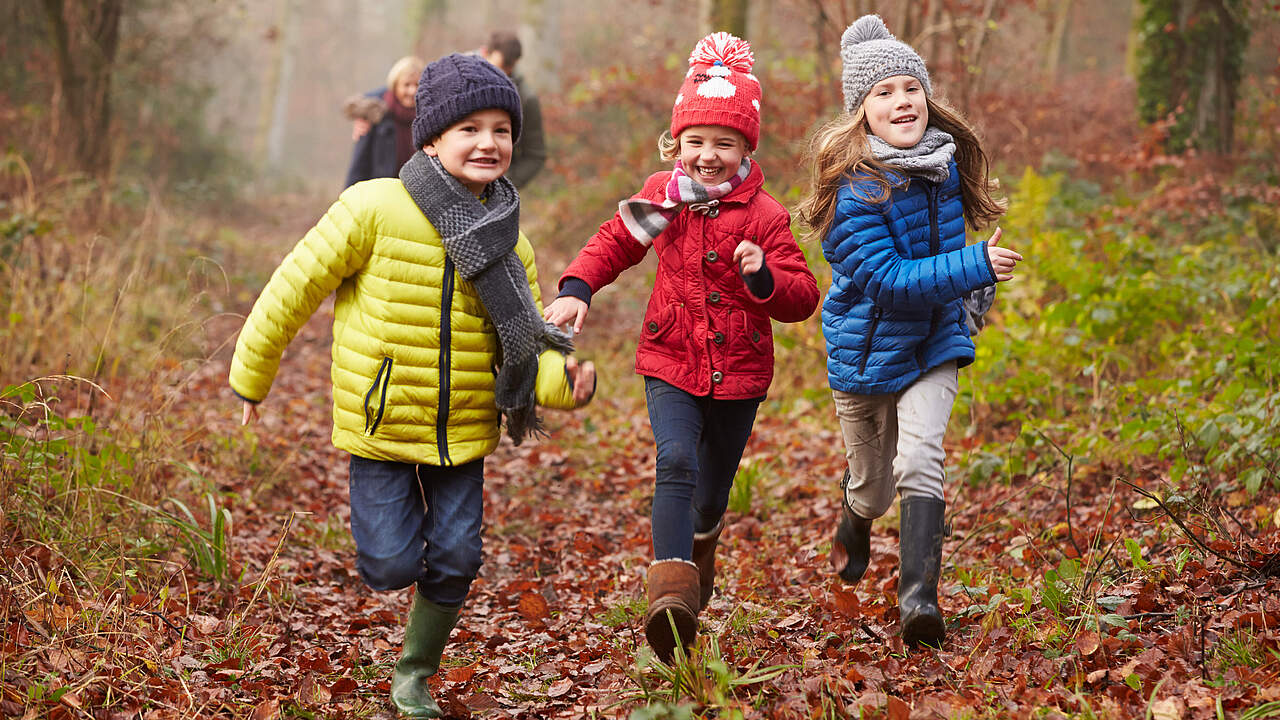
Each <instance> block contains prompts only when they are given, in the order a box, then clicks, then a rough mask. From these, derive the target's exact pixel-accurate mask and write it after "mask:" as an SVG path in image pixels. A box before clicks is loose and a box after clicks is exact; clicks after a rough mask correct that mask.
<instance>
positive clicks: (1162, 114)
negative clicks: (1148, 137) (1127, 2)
mask: <svg viewBox="0 0 1280 720" xmlns="http://www.w3.org/2000/svg"><path fill="white" fill-rule="evenodd" d="M1142 6H1143V8H1142V15H1141V18H1140V25H1141V28H1142V46H1141V48H1140V62H1139V66H1140V67H1139V71H1138V113H1139V116H1140V117H1141V118H1142V120H1143V121H1145V122H1148V123H1157V122H1163V123H1166V124H1167V125H1166V126H1167V128H1168V139H1167V141H1166V147H1167V148H1168V149H1169V150H1170V151H1172V152H1181V151H1183V150H1185V149H1186V148H1187V147H1189V146H1194V147H1198V148H1201V149H1203V150H1208V151H1211V152H1217V153H1224V154H1225V153H1229V152H1230V151H1231V149H1232V144H1233V139H1234V138H1233V135H1234V130H1235V122H1234V118H1235V105H1236V96H1237V93H1238V90H1239V85H1240V75H1241V67H1242V65H1243V62H1244V50H1245V48H1246V46H1247V45H1248V41H1249V24H1248V18H1247V2H1246V0H1143V2H1142Z"/></svg>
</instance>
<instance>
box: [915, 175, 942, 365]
mask: <svg viewBox="0 0 1280 720" xmlns="http://www.w3.org/2000/svg"><path fill="white" fill-rule="evenodd" d="M928 188H929V255H930V256H934V255H937V254H938V253H939V252H941V250H942V237H941V232H940V231H939V230H938V185H937V183H932V182H930V183H928ZM939 311H940V309H939V308H936V307H935V308H934V309H933V312H931V313H930V314H929V334H928V335H925V336H924V337H925V340H926V341H927V340H928V339H929V338H931V337H933V333H934V331H936V330H937V329H938V313H939ZM924 348H925V343H920V345H919V346H917V347H916V365H917V366H919V367H920V368H921V369H923V368H924Z"/></svg>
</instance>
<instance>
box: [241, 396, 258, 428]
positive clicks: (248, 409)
mask: <svg viewBox="0 0 1280 720" xmlns="http://www.w3.org/2000/svg"><path fill="white" fill-rule="evenodd" d="M257 421H258V406H257V405H255V404H253V403H251V402H249V401H248V400H245V401H244V417H242V418H240V424H241V425H248V424H249V423H252V422H257Z"/></svg>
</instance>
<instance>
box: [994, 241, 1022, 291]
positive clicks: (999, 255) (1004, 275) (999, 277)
mask: <svg viewBox="0 0 1280 720" xmlns="http://www.w3.org/2000/svg"><path fill="white" fill-rule="evenodd" d="M1001 234H1002V233H1001V230H1000V228H996V231H995V232H994V233H992V235H991V239H990V240H988V241H987V259H988V260H990V261H991V269H992V270H994V271H995V273H996V282H1005V281H1007V280H1012V279H1013V269H1014V267H1016V266H1017V265H1018V263H1019V262H1021V261H1022V255H1019V254H1018V252H1017V251H1015V250H1010V249H1009V248H1003V247H1000V246H999V245H998V244H997V243H999V242H1000V235H1001Z"/></svg>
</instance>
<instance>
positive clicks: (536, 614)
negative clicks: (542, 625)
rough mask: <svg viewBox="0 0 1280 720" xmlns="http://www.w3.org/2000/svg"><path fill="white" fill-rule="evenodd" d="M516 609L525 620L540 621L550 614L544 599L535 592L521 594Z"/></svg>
mask: <svg viewBox="0 0 1280 720" xmlns="http://www.w3.org/2000/svg"><path fill="white" fill-rule="evenodd" d="M517 608H518V609H519V610H520V614H521V615H523V616H524V618H525V619H526V620H540V619H542V618H545V617H547V616H548V615H549V614H550V611H549V609H548V608H547V600H546V598H544V597H542V595H541V594H540V593H536V592H530V591H526V592H524V593H522V594H521V595H520V602H519V603H518V605H517Z"/></svg>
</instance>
